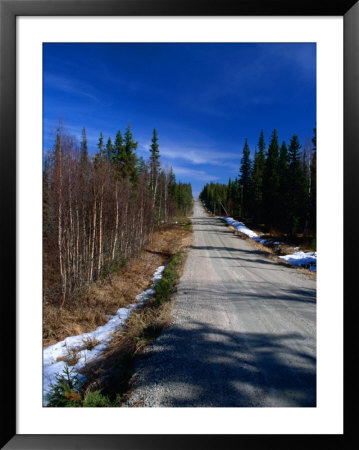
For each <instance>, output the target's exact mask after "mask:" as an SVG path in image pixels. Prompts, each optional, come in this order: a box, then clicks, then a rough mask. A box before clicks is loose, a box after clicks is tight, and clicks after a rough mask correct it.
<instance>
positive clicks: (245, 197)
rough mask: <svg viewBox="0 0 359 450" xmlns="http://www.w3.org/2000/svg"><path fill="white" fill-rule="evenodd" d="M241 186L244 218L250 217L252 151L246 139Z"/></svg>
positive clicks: (242, 160) (241, 169)
mask: <svg viewBox="0 0 359 450" xmlns="http://www.w3.org/2000/svg"><path fill="white" fill-rule="evenodd" d="M239 181H240V184H241V192H242V204H241V206H242V208H243V211H242V212H241V216H242V217H246V216H248V213H249V212H250V208H251V201H250V200H251V199H250V188H251V158H250V149H249V145H248V140H247V138H246V140H245V143H244V147H243V151H242V159H241V168H240V179H239Z"/></svg>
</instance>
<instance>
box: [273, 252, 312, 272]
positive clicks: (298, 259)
mask: <svg viewBox="0 0 359 450" xmlns="http://www.w3.org/2000/svg"><path fill="white" fill-rule="evenodd" d="M279 258H281V259H284V260H285V261H287V262H289V263H290V264H293V265H294V266H308V269H309V270H310V271H312V272H315V271H316V270H317V252H295V253H292V254H291V255H284V256H280V257H279Z"/></svg>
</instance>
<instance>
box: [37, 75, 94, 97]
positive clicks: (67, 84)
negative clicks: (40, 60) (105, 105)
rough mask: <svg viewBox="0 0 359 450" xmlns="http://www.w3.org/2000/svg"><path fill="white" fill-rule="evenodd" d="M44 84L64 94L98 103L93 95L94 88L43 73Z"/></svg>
mask: <svg viewBox="0 0 359 450" xmlns="http://www.w3.org/2000/svg"><path fill="white" fill-rule="evenodd" d="M44 84H46V86H47V87H50V88H51V89H55V90H58V91H62V92H66V93H68V94H72V95H77V96H81V97H86V98H88V99H90V100H95V101H99V99H98V97H97V96H96V95H95V93H94V88H93V87H92V86H90V85H89V84H86V83H82V82H79V81H77V80H75V79H74V78H72V79H70V78H67V77H64V76H62V75H57V74H54V73H47V72H45V73H44Z"/></svg>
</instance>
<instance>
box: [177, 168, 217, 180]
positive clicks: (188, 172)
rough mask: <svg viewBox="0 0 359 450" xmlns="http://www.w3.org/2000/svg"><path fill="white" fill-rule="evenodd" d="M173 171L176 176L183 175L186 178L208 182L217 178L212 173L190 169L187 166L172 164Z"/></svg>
mask: <svg viewBox="0 0 359 450" xmlns="http://www.w3.org/2000/svg"><path fill="white" fill-rule="evenodd" d="M172 168H173V171H174V173H175V175H176V177H177V178H179V179H180V178H181V177H185V178H186V179H190V180H196V181H202V182H209V181H216V180H219V177H218V176H216V175H212V174H210V173H208V172H206V171H204V170H196V169H191V168H189V167H181V166H173V167H172Z"/></svg>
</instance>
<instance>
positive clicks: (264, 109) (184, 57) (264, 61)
mask: <svg viewBox="0 0 359 450" xmlns="http://www.w3.org/2000/svg"><path fill="white" fill-rule="evenodd" d="M43 68H44V71H43V73H44V149H45V150H46V149H48V148H51V147H52V146H53V142H54V136H55V131H56V128H57V126H58V123H59V119H60V120H61V121H62V122H63V124H64V126H65V128H66V129H67V131H68V132H69V133H70V134H73V135H77V136H78V138H79V139H80V136H81V131H82V127H83V126H84V127H86V130H87V135H88V140H89V149H90V153H92V154H94V153H95V151H96V144H97V142H98V138H99V135H100V132H101V131H102V132H103V134H104V136H105V139H106V140H107V138H108V137H109V136H111V137H112V138H113V139H114V137H115V134H116V132H117V130H119V129H120V130H121V131H124V130H125V129H126V127H127V124H128V123H130V125H131V129H132V131H133V135H134V138H135V139H136V140H137V141H138V143H139V146H138V151H137V153H138V156H143V157H144V158H145V159H147V158H148V155H149V151H148V149H149V146H150V144H151V137H152V131H153V128H156V129H157V132H158V136H159V145H160V153H161V161H162V165H163V166H168V167H170V166H172V167H173V169H174V172H175V174H176V178H177V180H181V181H184V182H191V183H192V188H193V192H194V194H195V195H198V193H199V192H200V190H201V189H202V187H203V186H204V184H205V183H207V182H210V181H215V182H223V183H227V182H228V178H229V177H231V178H232V179H233V178H234V177H235V176H236V175H237V174H238V170H239V167H240V160H241V155H242V149H243V145H244V141H245V138H248V143H249V146H250V149H251V153H252V154H253V153H254V149H255V146H256V145H257V143H258V138H259V134H260V131H261V130H262V129H263V130H264V134H265V139H266V143H267V144H268V142H269V140H270V136H271V133H272V131H273V128H277V130H278V134H279V138H280V141H282V140H285V141H286V142H288V141H289V140H290V138H291V136H292V135H293V134H294V133H296V134H297V135H298V136H299V139H300V142H301V143H302V145H304V144H305V143H306V142H308V139H309V140H310V139H311V137H312V134H313V128H314V127H315V123H316V46H315V44H299V43H298V44H58V43H56V44H44V47H43Z"/></svg>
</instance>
